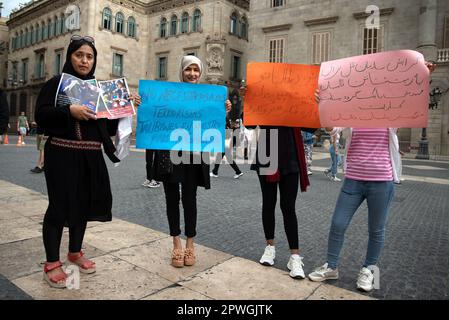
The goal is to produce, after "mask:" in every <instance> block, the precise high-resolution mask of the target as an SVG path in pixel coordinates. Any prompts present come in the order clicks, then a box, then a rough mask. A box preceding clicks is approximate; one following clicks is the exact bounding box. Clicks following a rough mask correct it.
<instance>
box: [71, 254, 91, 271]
mask: <svg viewBox="0 0 449 320" xmlns="http://www.w3.org/2000/svg"><path fill="white" fill-rule="evenodd" d="M82 256H84V253H83V252H82V251H80V252H77V253H70V252H69V253H68V254H67V260H69V261H70V262H71V263H72V264H74V265H76V266H78V267H79V268H80V272H81V273H94V272H95V271H97V270H96V268H95V262H93V261H91V260H87V259H86V260H87V261H85V262H84V263H83V264H81V265H80V264H78V263H77V262H76V261H77V260H78V259H79V258H81V257H82Z"/></svg>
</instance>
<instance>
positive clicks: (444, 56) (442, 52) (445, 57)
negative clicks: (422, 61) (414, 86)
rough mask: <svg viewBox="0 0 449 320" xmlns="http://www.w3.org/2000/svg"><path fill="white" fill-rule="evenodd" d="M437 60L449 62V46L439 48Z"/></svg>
mask: <svg viewBox="0 0 449 320" xmlns="http://www.w3.org/2000/svg"><path fill="white" fill-rule="evenodd" d="M437 62H449V48H446V49H438V60H437Z"/></svg>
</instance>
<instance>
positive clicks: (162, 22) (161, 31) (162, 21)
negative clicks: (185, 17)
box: [159, 18, 167, 38]
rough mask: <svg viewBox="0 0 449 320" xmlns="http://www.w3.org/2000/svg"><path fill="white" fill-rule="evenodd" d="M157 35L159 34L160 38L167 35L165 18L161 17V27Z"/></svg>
mask: <svg viewBox="0 0 449 320" xmlns="http://www.w3.org/2000/svg"><path fill="white" fill-rule="evenodd" d="M159 35H160V36H161V38H165V37H166V36H167V19H165V18H162V19H161V27H160V32H159Z"/></svg>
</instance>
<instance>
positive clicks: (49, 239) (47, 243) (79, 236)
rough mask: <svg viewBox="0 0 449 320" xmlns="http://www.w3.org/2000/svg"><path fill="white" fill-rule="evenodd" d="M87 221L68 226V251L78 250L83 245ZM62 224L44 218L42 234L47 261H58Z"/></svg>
mask: <svg viewBox="0 0 449 320" xmlns="http://www.w3.org/2000/svg"><path fill="white" fill-rule="evenodd" d="M86 226H87V222H86V223H85V224H83V225H80V226H77V227H70V228H69V252H73V253H75V252H80V251H81V247H82V245H83V239H84V234H85V232H86ZM63 230H64V225H54V224H52V223H49V222H48V221H47V220H46V219H45V218H44V225H43V228H42V235H43V239H44V247H45V254H46V256H47V262H56V261H59V260H60V259H59V249H60V247H61V238H62V232H63Z"/></svg>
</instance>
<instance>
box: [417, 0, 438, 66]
mask: <svg viewBox="0 0 449 320" xmlns="http://www.w3.org/2000/svg"><path fill="white" fill-rule="evenodd" d="M437 2H438V1H437V0H421V7H420V10H419V40H418V47H417V49H418V51H420V52H421V53H422V54H423V55H424V56H425V57H426V59H428V60H434V61H436V60H437V54H438V49H437V45H436V30H437V8H438V5H437Z"/></svg>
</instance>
